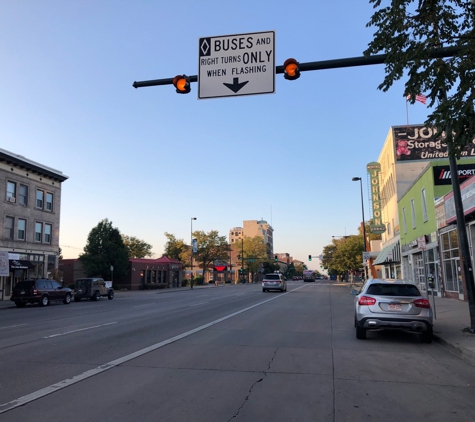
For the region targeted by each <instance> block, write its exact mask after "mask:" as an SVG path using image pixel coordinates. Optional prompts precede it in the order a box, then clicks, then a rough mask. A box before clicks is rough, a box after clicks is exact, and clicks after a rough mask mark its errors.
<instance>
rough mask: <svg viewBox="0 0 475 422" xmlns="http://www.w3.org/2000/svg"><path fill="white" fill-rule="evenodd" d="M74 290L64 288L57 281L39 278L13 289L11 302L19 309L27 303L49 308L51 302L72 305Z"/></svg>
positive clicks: (25, 281) (21, 282) (20, 283)
mask: <svg viewBox="0 0 475 422" xmlns="http://www.w3.org/2000/svg"><path fill="white" fill-rule="evenodd" d="M71 297H72V290H71V289H70V288H68V287H64V286H63V285H62V284H61V283H58V282H57V281H56V280H48V279H45V278H37V279H30V280H23V281H19V282H18V283H17V284H15V286H14V287H13V291H12V295H11V297H10V300H11V301H12V302H15V305H16V306H18V307H19V308H23V307H24V306H25V305H26V304H27V303H38V304H39V305H40V306H47V305H48V304H49V303H50V302H55V301H61V302H63V303H64V304H65V305H69V304H70V303H71Z"/></svg>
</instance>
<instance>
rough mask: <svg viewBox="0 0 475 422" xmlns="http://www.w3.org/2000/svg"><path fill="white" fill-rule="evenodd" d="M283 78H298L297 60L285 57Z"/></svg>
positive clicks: (292, 79)
mask: <svg viewBox="0 0 475 422" xmlns="http://www.w3.org/2000/svg"><path fill="white" fill-rule="evenodd" d="M284 78H285V79H288V80H289V81H294V80H295V79H298V78H300V70H299V62H298V61H297V60H295V59H287V60H286V61H285V62H284Z"/></svg>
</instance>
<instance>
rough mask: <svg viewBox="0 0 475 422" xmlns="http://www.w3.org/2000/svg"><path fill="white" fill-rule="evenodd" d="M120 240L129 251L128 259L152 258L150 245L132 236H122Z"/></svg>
mask: <svg viewBox="0 0 475 422" xmlns="http://www.w3.org/2000/svg"><path fill="white" fill-rule="evenodd" d="M122 240H123V242H124V245H125V246H126V248H127V250H128V251H129V258H145V257H147V256H148V257H150V258H151V257H152V256H153V253H152V245H150V244H148V243H147V242H145V241H143V240H140V239H138V238H136V237H134V236H126V235H124V234H123V235H122Z"/></svg>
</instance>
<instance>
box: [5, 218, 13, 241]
mask: <svg viewBox="0 0 475 422" xmlns="http://www.w3.org/2000/svg"><path fill="white" fill-rule="evenodd" d="M13 227H15V219H14V218H13V217H5V238H7V239H12V240H13Z"/></svg>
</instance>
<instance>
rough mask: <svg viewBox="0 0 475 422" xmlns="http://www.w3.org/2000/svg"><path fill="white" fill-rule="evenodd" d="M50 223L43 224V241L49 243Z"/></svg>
mask: <svg viewBox="0 0 475 422" xmlns="http://www.w3.org/2000/svg"><path fill="white" fill-rule="evenodd" d="M51 232H52V226H51V224H45V243H51Z"/></svg>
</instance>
